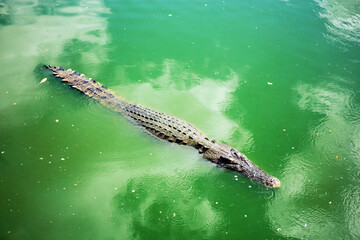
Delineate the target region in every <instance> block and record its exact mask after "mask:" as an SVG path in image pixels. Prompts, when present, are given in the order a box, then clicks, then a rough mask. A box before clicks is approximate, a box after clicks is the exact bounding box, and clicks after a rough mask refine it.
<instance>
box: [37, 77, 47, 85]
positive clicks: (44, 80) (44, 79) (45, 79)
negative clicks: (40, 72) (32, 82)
mask: <svg viewBox="0 0 360 240" xmlns="http://www.w3.org/2000/svg"><path fill="white" fill-rule="evenodd" d="M46 81H47V78H43V80H41V82H39V85H40V84H43V83H44V82H46Z"/></svg>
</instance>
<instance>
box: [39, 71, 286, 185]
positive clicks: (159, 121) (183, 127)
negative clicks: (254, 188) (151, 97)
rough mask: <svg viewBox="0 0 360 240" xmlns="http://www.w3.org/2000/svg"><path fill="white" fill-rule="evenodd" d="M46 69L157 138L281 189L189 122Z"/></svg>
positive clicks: (88, 81) (93, 83)
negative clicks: (189, 147)
mask: <svg viewBox="0 0 360 240" xmlns="http://www.w3.org/2000/svg"><path fill="white" fill-rule="evenodd" d="M45 67H47V68H48V69H50V70H51V71H52V73H53V75H55V76H56V77H58V78H61V79H62V81H63V82H68V83H69V85H70V86H71V87H73V88H75V89H77V90H79V91H80V92H83V93H84V94H86V95H88V96H89V97H92V98H94V99H96V100H97V101H99V102H100V103H101V104H102V105H104V106H106V107H108V108H111V109H112V110H114V111H117V112H120V113H122V114H123V115H124V116H127V117H128V118H129V119H131V120H132V121H133V122H136V123H138V124H139V125H140V126H142V127H143V128H145V129H146V130H147V131H148V132H150V133H151V134H153V135H155V136H156V137H158V138H161V139H164V140H167V141H169V142H176V143H178V144H183V145H188V146H191V147H194V148H196V149H198V151H199V153H201V154H203V156H204V158H206V159H208V160H210V161H211V162H213V163H215V164H218V165H219V166H221V167H224V168H227V169H230V170H233V171H236V172H239V173H241V174H242V175H244V176H246V177H248V178H250V179H251V180H253V181H255V182H259V183H262V184H263V185H265V186H266V187H269V188H277V187H280V181H279V179H277V178H276V177H273V176H270V175H269V174H267V173H265V172H264V171H263V170H261V169H260V168H259V167H258V166H256V165H255V164H254V163H252V162H251V161H250V160H249V159H248V158H247V157H246V156H245V155H244V154H242V153H241V152H239V151H237V150H236V149H234V148H232V147H230V146H229V145H226V144H224V143H220V142H216V141H215V140H210V139H209V138H208V137H206V136H205V135H204V134H202V133H201V132H200V131H199V130H197V129H196V128H195V127H193V126H192V125H191V124H189V123H188V122H185V121H184V120H181V119H179V118H176V117H173V116H170V115H167V114H165V113H160V112H157V111H155V110H152V109H150V108H146V107H142V106H139V105H134V104H131V103H128V102H126V101H125V100H123V99H121V98H120V97H118V96H116V94H114V93H113V92H112V91H111V90H109V89H107V88H106V87H104V86H103V85H101V84H100V83H99V82H96V81H94V80H92V79H91V78H89V79H87V78H85V76H84V74H80V73H77V72H75V71H73V70H71V69H68V70H65V69H63V68H62V67H55V66H51V65H47V66H45Z"/></svg>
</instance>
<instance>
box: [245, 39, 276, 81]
mask: <svg viewBox="0 0 360 240" xmlns="http://www.w3.org/2000/svg"><path fill="white" fill-rule="evenodd" d="M249 47H250V46H249ZM268 85H273V83H272V82H268Z"/></svg>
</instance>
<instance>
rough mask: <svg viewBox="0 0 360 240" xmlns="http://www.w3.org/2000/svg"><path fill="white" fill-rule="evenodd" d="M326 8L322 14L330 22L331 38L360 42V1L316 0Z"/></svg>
mask: <svg viewBox="0 0 360 240" xmlns="http://www.w3.org/2000/svg"><path fill="white" fill-rule="evenodd" d="M316 1H317V2H318V4H319V6H320V7H321V8H323V9H324V12H323V13H320V16H321V17H323V18H326V19H327V20H328V21H329V24H326V27H327V29H328V30H329V31H330V32H331V33H332V34H333V35H329V37H330V38H331V39H334V40H338V37H340V38H341V39H343V40H348V41H352V42H356V43H360V15H359V10H360V3H359V1H356V0H346V1H338V0H321V1H319V0H316Z"/></svg>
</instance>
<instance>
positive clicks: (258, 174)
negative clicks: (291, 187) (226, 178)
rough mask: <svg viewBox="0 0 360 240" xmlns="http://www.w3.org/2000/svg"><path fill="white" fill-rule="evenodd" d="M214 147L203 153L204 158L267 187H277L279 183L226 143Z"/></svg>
mask: <svg viewBox="0 0 360 240" xmlns="http://www.w3.org/2000/svg"><path fill="white" fill-rule="evenodd" d="M216 145H217V146H214V148H210V149H209V151H207V152H206V153H205V154H204V157H205V158H208V159H210V160H211V161H212V162H214V163H216V164H218V165H220V166H221V167H224V168H227V169H230V170H233V171H236V172H239V173H241V174H242V175H244V176H246V177H248V178H250V179H251V180H253V181H254V182H259V183H261V184H263V185H265V186H266V187H268V188H278V187H280V185H281V183H280V180H279V179H277V178H276V177H273V176H271V175H269V174H267V173H266V172H264V171H263V170H261V169H260V168H259V167H258V166H256V165H255V164H254V163H252V162H251V161H250V160H249V159H248V158H247V157H246V156H245V155H244V154H242V153H241V152H239V151H238V150H236V149H235V148H232V147H230V146H228V145H226V144H223V143H218V144H216Z"/></svg>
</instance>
